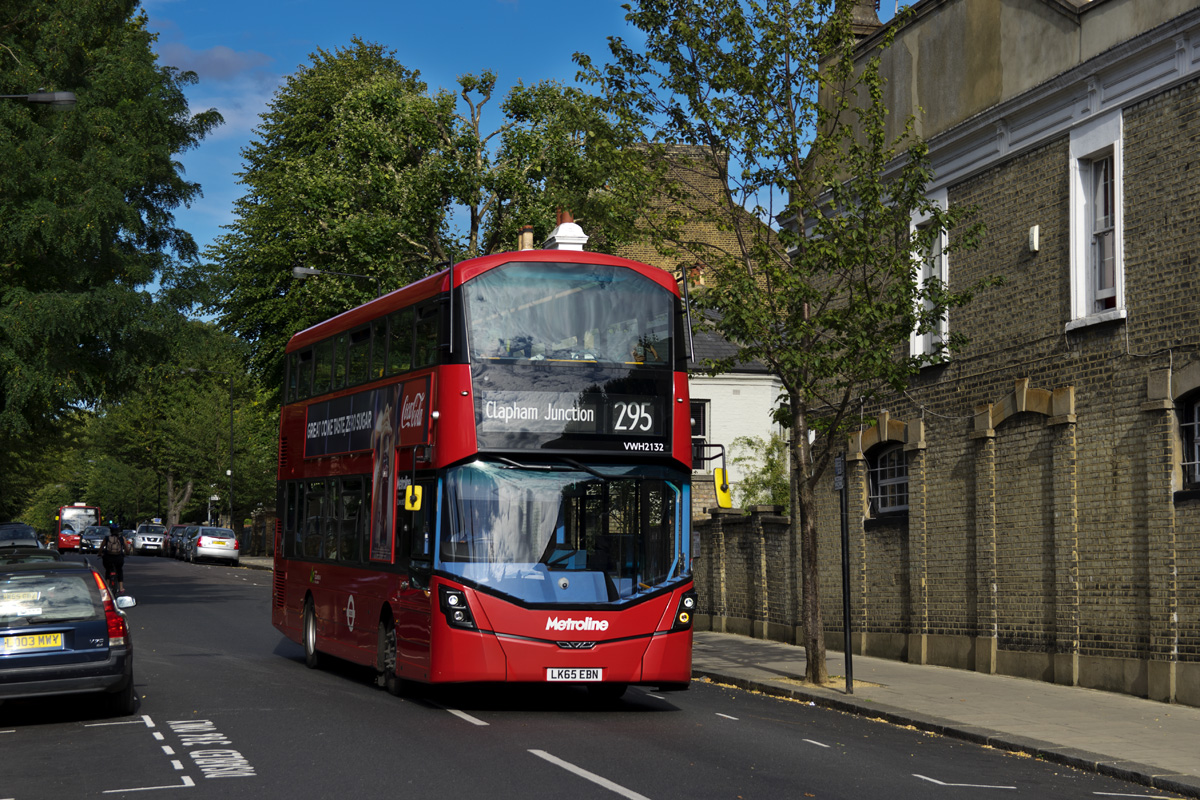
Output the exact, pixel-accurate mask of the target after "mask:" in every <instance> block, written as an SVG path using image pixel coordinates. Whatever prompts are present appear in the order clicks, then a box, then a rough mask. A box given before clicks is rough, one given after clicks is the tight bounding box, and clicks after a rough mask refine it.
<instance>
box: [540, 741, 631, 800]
mask: <svg viewBox="0 0 1200 800" xmlns="http://www.w3.org/2000/svg"><path fill="white" fill-rule="evenodd" d="M529 752H531V753H533V754H534V755H535V756H537V757H538V758H541V759H545V760H546V761H549V762H550V763H551V764H554V765H555V766H557V767H562V768H563V769H565V770H566V771H567V772H570V773H571V774H573V775H578V776H579V777H581V778H584V779H586V780H589V781H591V782H592V783H594V784H596V785H597V786H603V787H604V788H605V789H608V790H609V791H610V792H616V793H617V794H619V795H621V796H622V797H627V798H629V800H650V798H648V797H646V796H645V795H643V794H638V793H637V792H635V791H633V790H632V789H626V788H625V787H624V786H621V785H620V784H618V783H613V782H612V781H610V780H609V779H608V778H602V777H600V776H599V775H597V774H596V773H594V772H588V771H587V770H586V769H584V768H583V767H577V766H575V765H574V764H572V763H571V762H569V761H563V760H562V759H561V758H559V757H558V756H552V755H550V754H549V753H547V752H546V751H545V750H530V751H529Z"/></svg>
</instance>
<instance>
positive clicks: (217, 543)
mask: <svg viewBox="0 0 1200 800" xmlns="http://www.w3.org/2000/svg"><path fill="white" fill-rule="evenodd" d="M212 546H213V547H228V546H229V542H227V541H225V540H224V539H217V540H216V541H214V542H213V543H212Z"/></svg>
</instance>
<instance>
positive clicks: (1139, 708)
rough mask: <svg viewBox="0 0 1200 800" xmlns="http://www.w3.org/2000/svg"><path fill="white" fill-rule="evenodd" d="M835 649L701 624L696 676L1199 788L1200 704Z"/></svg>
mask: <svg viewBox="0 0 1200 800" xmlns="http://www.w3.org/2000/svg"><path fill="white" fill-rule="evenodd" d="M241 565H242V566H243V567H250V568H254V569H271V559H270V558H262V557H255V556H242V558H241ZM825 660H826V667H827V669H828V671H829V675H830V683H828V684H826V685H825V686H820V687H818V686H814V685H810V684H805V683H804V682H803V678H804V669H805V655H804V648H802V647H795V646H793V645H789V644H783V643H780V642H770V641H764V640H761V639H751V638H749V637H746V636H738V635H735V634H730V633H716V632H713V631H697V632H696V634H695V645H694V647H693V652H692V675H693V677H694V678H700V679H708V680H710V681H712V682H714V683H721V684H728V685H732V686H737V687H740V688H743V689H749V690H753V691H759V692H762V693H764V694H769V695H775V696H779V697H787V698H791V699H794V700H799V701H802V702H807V703H812V704H813V705H817V706H823V707H826V708H833V709H836V710H839V711H843V712H847V713H851V714H858V715H862V716H866V717H869V718H873V719H882V720H884V721H887V722H890V723H894V724H897V725H908V726H912V727H914V728H917V729H918V730H922V731H928V732H930V733H936V734H940V735H943V736H950V737H953V738H956V739H963V740H965V741H970V742H975V743H977V744H981V745H988V746H991V747H995V748H997V749H1001V750H1008V751H1013V752H1020V753H1027V754H1030V755H1033V756H1035V757H1038V758H1042V759H1045V760H1047V761H1051V762H1054V763H1059V764H1064V765H1067V766H1071V767H1076V768H1080V769H1085V770H1089V771H1092V772H1099V773H1102V774H1105V775H1112V776H1114V777H1117V778H1121V779H1124V780H1128V781H1132V782H1134V783H1140V784H1142V785H1145V786H1151V787H1154V788H1156V789H1161V790H1163V791H1166V792H1172V793H1175V794H1178V795H1182V796H1185V797H1195V798H1200V708H1193V707H1191V706H1183V705H1171V704H1166V703H1159V702H1156V701H1152V700H1145V699H1142V698H1138V697H1131V696H1129V695H1123V694H1115V693H1111V692H1102V691H1096V690H1092V689H1081V688H1078V687H1072V686H1058V685H1056V684H1052V683H1043V682H1041V681H1034V680H1026V679H1023V678H1010V677H1006V676H1003V675H985V674H982V673H978V672H971V671H968V670H959V669H950V668H948V667H934V666H924V665H918V664H906V663H904V662H901V661H892V660H890V659H885V658H871V657H868V656H861V655H855V656H854V657H853V661H852V666H853V671H854V685H853V691H852V692H850V693H847V691H846V684H845V678H844V676H845V674H846V672H845V658H844V656H843V654H842V653H840V652H834V651H828V652H827V653H826V657H825Z"/></svg>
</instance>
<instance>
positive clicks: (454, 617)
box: [438, 585, 479, 631]
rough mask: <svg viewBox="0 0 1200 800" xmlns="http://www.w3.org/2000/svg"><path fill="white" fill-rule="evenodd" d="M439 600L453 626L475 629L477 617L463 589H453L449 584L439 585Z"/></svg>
mask: <svg viewBox="0 0 1200 800" xmlns="http://www.w3.org/2000/svg"><path fill="white" fill-rule="evenodd" d="M438 601H439V604H440V605H441V607H442V614H443V615H444V616H445V617H446V623H447V624H448V625H449V626H450V627H451V628H460V629H462V630H466V631H475V630H479V628H478V627H477V626H476V625H475V618H474V617H473V616H472V615H471V607H470V606H469V605H467V595H466V593H465V592H463V591H462V590H461V589H451V588H450V587H449V586H445V585H442V586H439V587H438Z"/></svg>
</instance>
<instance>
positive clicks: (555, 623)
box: [546, 617, 608, 631]
mask: <svg viewBox="0 0 1200 800" xmlns="http://www.w3.org/2000/svg"><path fill="white" fill-rule="evenodd" d="M546 630H548V631H606V630H608V620H606V619H592V618H591V617H584V618H583V619H570V618H564V619H559V618H558V617H547V618H546Z"/></svg>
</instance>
